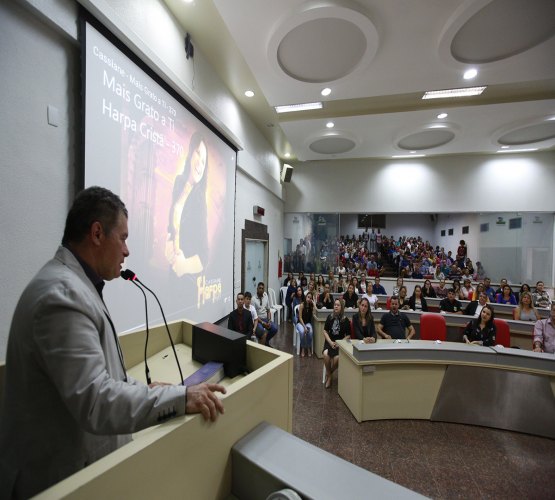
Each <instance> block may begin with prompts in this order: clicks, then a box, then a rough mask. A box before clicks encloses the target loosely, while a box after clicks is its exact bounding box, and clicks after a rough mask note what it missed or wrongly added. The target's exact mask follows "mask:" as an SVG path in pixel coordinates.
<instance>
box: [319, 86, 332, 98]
mask: <svg viewBox="0 0 555 500" xmlns="http://www.w3.org/2000/svg"><path fill="white" fill-rule="evenodd" d="M320 94H322V95H323V96H324V97H325V96H328V95H330V94H331V89H330V88H329V87H326V88H325V89H323V90H322V92H320Z"/></svg>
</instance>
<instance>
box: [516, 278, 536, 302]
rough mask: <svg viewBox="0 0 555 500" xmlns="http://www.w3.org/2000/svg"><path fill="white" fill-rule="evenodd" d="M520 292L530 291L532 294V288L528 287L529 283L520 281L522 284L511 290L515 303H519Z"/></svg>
mask: <svg viewBox="0 0 555 500" xmlns="http://www.w3.org/2000/svg"><path fill="white" fill-rule="evenodd" d="M522 292H530V295H532V289H531V288H530V285H529V284H528V283H522V285H520V289H519V291H518V292H513V294H514V296H515V299H516V303H517V304H520V294H521V293H522Z"/></svg>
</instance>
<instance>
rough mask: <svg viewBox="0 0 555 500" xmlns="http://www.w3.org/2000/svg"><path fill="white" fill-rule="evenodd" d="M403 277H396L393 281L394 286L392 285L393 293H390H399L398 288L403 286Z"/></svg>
mask: <svg viewBox="0 0 555 500" xmlns="http://www.w3.org/2000/svg"><path fill="white" fill-rule="evenodd" d="M403 282H404V280H403V278H402V277H400V276H399V277H398V278H397V282H396V283H395V286H394V287H393V294H392V295H399V289H400V288H401V287H402V286H403Z"/></svg>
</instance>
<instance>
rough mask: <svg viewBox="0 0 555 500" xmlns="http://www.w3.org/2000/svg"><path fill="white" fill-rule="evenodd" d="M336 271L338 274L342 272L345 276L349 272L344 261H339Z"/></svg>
mask: <svg viewBox="0 0 555 500" xmlns="http://www.w3.org/2000/svg"><path fill="white" fill-rule="evenodd" d="M336 271H337V274H338V275H340V274H341V275H342V276H345V274H347V269H345V265H344V264H343V263H342V262H340V263H339V265H338V266H337V269H336Z"/></svg>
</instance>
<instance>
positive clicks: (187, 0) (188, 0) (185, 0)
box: [183, 0, 194, 3]
mask: <svg viewBox="0 0 555 500" xmlns="http://www.w3.org/2000/svg"><path fill="white" fill-rule="evenodd" d="M183 1H184V2H185V3H193V2H194V0H183Z"/></svg>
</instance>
